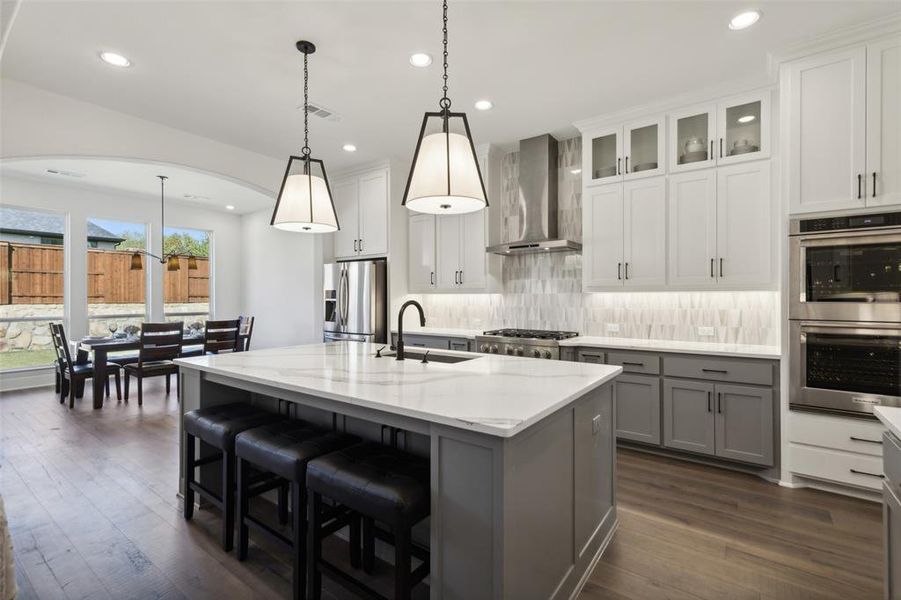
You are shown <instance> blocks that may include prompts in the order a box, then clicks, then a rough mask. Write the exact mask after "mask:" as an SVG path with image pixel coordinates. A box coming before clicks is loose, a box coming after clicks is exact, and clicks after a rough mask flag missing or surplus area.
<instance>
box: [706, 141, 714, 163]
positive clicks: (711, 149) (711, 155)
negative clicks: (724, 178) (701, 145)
mask: <svg viewBox="0 0 901 600" xmlns="http://www.w3.org/2000/svg"><path fill="white" fill-rule="evenodd" d="M713 158H714V156H713V140H710V156H708V157H707V160H713Z"/></svg>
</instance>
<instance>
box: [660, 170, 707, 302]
mask: <svg viewBox="0 0 901 600" xmlns="http://www.w3.org/2000/svg"><path fill="white" fill-rule="evenodd" d="M668 218H669V230H668V235H669V238H668V239H669V255H668V257H667V258H668V267H669V283H670V284H671V285H674V286H695V287H706V286H708V285H711V284H713V283H715V282H716V170H714V169H703V170H700V171H694V172H690V173H679V174H677V175H671V176H670V177H669V217H668Z"/></svg>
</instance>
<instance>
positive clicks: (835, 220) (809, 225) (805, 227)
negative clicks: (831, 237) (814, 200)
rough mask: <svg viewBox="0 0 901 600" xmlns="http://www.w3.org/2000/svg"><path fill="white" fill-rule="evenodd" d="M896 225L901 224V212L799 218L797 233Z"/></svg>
mask: <svg viewBox="0 0 901 600" xmlns="http://www.w3.org/2000/svg"><path fill="white" fill-rule="evenodd" d="M897 226H901V212H892V213H876V214H872V215H850V216H845V217H825V218H822V219H801V220H800V221H799V231H798V233H817V232H824V231H842V230H846V229H869V228H871V227H897Z"/></svg>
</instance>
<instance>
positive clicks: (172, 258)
mask: <svg viewBox="0 0 901 600" xmlns="http://www.w3.org/2000/svg"><path fill="white" fill-rule="evenodd" d="M157 177H158V178H159V180H160V223H161V224H162V225H161V226H162V228H163V231H165V229H166V180H167V179H169V178H168V177H166V176H165V175H157ZM161 238H162V236H161ZM161 241H162V239H161ZM142 254H146V255H147V256H149V257H151V258H155V259H156V260H158V261H160V264H164V265H166V270H167V271H178V270H179V269H180V268H181V261H180V260H179V258H178V255H177V254H169V255H166V254H163V255H162V256H157V255H156V254H151V253H150V252H148V251H147V250H135V253H134V254H132V255H131V266H130V267H129V270H131V271H140V270H141V269H143V268H144V260H143V259H142V258H141V255H142ZM188 270H189V271H196V270H197V259H196V258H194V257H193V256H189V257H188Z"/></svg>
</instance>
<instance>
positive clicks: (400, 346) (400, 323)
mask: <svg viewBox="0 0 901 600" xmlns="http://www.w3.org/2000/svg"><path fill="white" fill-rule="evenodd" d="M410 306H415V307H416V310H418V311H419V326H420V327H425V311H423V310H422V305H421V304H420V303H419V302H417V301H416V300H407V301H406V302H404V303H403V305H402V306H401V307H400V311H399V312H398V313H397V342H396V343H395V347H396V348H397V352H396V355H395V356H396V357H397V360H404V311H405V310H407V308H408V307H410Z"/></svg>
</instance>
